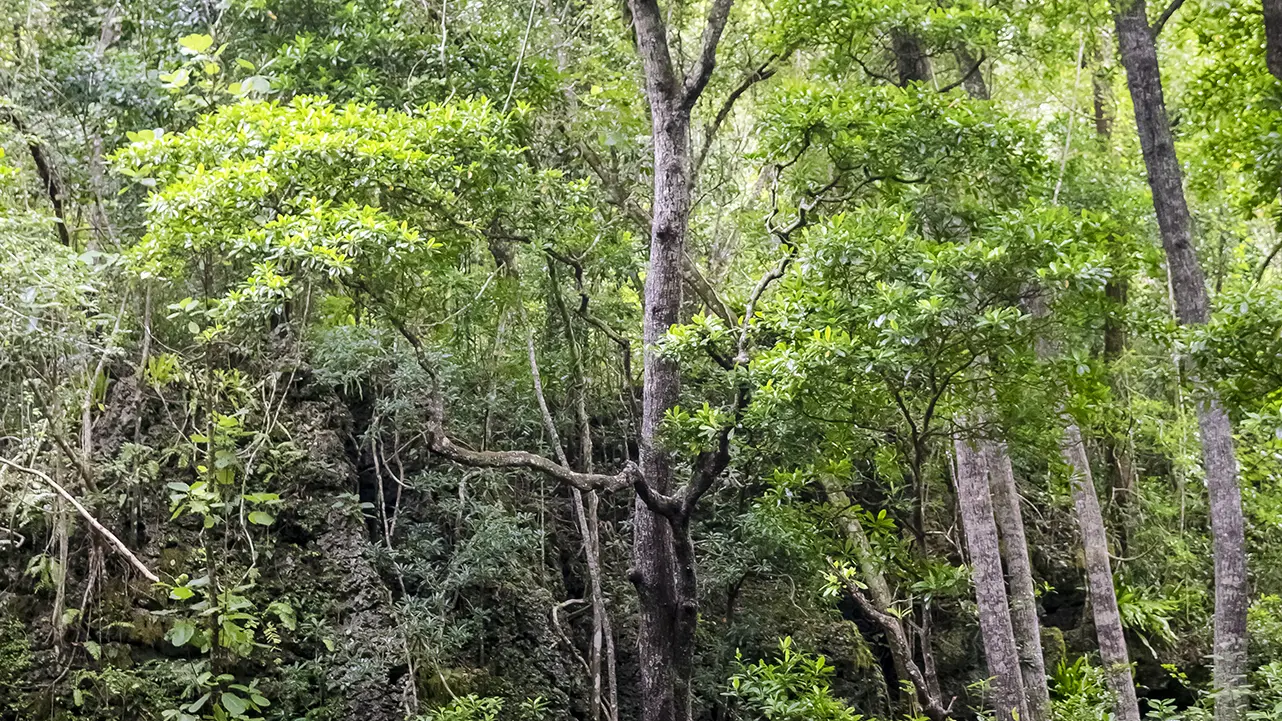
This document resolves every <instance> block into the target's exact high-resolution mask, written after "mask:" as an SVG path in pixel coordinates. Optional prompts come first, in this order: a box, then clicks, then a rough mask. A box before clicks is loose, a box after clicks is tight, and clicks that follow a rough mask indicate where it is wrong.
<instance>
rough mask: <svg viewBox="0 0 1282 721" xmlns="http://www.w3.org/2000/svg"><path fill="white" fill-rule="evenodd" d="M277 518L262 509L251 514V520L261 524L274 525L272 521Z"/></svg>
mask: <svg viewBox="0 0 1282 721" xmlns="http://www.w3.org/2000/svg"><path fill="white" fill-rule="evenodd" d="M275 520H276V518H275V517H274V516H272V514H270V513H264V512H262V511H254V512H252V513H250V514H249V522H250V523H256V524H258V525H260V526H270V525H272V521H275Z"/></svg>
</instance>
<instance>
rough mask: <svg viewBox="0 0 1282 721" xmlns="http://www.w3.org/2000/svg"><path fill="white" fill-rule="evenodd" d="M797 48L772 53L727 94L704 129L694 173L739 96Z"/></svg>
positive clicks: (765, 77)
mask: <svg viewBox="0 0 1282 721" xmlns="http://www.w3.org/2000/svg"><path fill="white" fill-rule="evenodd" d="M795 48H796V45H795V44H794V45H790V46H788V49H787V50H785V51H784V52H783V53H782V54H780V55H771V56H770V58H769V59H767V60H766V61H765V62H764V63H762V64H761V65H760V66H758V67H757V69H756V70H754V71H752V72H751V73H749V74H748V76H747V77H745V78H744V79H743V81H742V82H740V83H739V85H738V86H737V87H736V88H735V89H734V90H731V91H730V94H729V95H727V96H726V99H725V102H723V103H721V109H720V110H718V111H717V114H716V116H715V117H713V119H712V122H711V123H709V124H708V126H707V129H706V130H705V131H704V134H703V145H702V146H701V147H700V148H699V152H698V153H696V154H695V156H694V166H693V171H692V172H693V174H695V175H698V173H699V169H700V168H702V167H703V161H704V160H705V159H706V158H707V156H708V151H709V150H711V149H712V141H713V139H714V138H716V136H717V131H718V130H720V129H721V125H722V124H723V123H725V121H726V118H728V117H730V111H731V110H733V109H734V104H735V103H736V102H738V100H739V98H740V97H741V96H742V95H743V94H744V93H746V92H748V89H749V88H751V87H752V86H753V85H756V84H757V83H759V82H761V81H763V80H767V79H769V78H770V77H772V76H773V75H774V74H775V73H776V72H778V70H777V69H776V68H772V67H770V66H771V64H772V63H774V62H775V61H776V60H778V61H780V62H782V61H783V60H784V59H786V58H787V57H788V56H789V55H791V54H792V51H793V49H795Z"/></svg>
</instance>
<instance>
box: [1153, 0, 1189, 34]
mask: <svg viewBox="0 0 1282 721" xmlns="http://www.w3.org/2000/svg"><path fill="white" fill-rule="evenodd" d="M1183 4H1184V0H1171V4H1170V5H1167V6H1166V9H1165V10H1163V11H1162V14H1161V15H1159V16H1158V18H1157V22H1155V23H1153V37H1154V38H1156V37H1157V36H1158V35H1161V34H1162V28H1164V27H1166V21H1167V20H1170V19H1171V16H1172V15H1174V14H1175V11H1176V10H1179V9H1180V6H1181V5H1183Z"/></svg>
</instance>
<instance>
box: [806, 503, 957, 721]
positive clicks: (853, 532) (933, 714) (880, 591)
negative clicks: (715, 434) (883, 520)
mask: <svg viewBox="0 0 1282 721" xmlns="http://www.w3.org/2000/svg"><path fill="white" fill-rule="evenodd" d="M823 484H824V493H825V495H827V496H828V502H829V503H830V504H832V505H833V506H835V507H837V508H842V509H845V508H849V507H850V506H851V503H850V497H849V496H847V495H846V492H845V491H843V490H842V489H841V486H840V485H839V484H838V483H837V481H836V479H833V478H824V481H823ZM842 530H843V531H844V532H845V535H846V538H848V539H849V540H850V541H851V543H853V544H854V547H855V555H856V556H857V557H858V561H859V572H860V575H862V576H863V579H864V585H866V586H868V597H866V596H864V594H863V593H862V591H860V589H859V588H858V587H857V586H852V585H851V584H847V590H849V591H850V592H851V595H852V598H853V599H854V600H855V602H856V603H857V604H858V605H859V606H860V608H861V610H863V611H864V614H865V615H866V616H868V617H869V618H870V619H872V621H873V622H875V623H876V624H877V625H878V626H880V627H881V630H882V633H884V634H885V636H886V645H887V646H888V647H889V648H890V657H891V660H892V661H893V662H894V664H895V674H896V675H897V676H898V677H899V680H900V681H908V682H910V683H911V684H912V685H913V695H912V696H907V695H906V694H904V698H903V699H902V701H903V702H904V703H905V705H908V706H910V707H912V706H913V705H914V704H919V705H920V708H921V710H922V711H923V712H924V713H925V714H926V716H927V717H928V718H930V719H932V721H942V720H943V719H946V718H948V714H947V712H945V711H944V706H943V704H942V703H941V702H940V696H939V694H938V693H935V694H932V693H931V689H930V685H929V684H928V683H927V682H926V677H925V674H923V673H922V670H921V667H919V666H918V665H917V662H916V661H915V660H914V659H913V648H912V644H911V643H910V642H909V641H908V634H907V633H906V632H905V630H904V624H903V621H901V620H900V619H899V618H898V617H897V616H894V615H892V614H891V613H890V612H889V611H890V610H891V608H892V607H893V606H894V603H895V597H894V594H892V593H891V591H890V584H888V583H886V576H885V574H884V573H882V571H881V566H880V564H879V563H878V561H877V558H876V557H875V556H874V555H873V550H872V544H871V543H870V542H869V541H868V534H867V533H865V532H864V527H863V524H861V523H860V522H859V518H858V517H856V516H855V515H854V513H853V512H851V513H847V514H845V515H844V516H843V517H842ZM901 693H902V690H901ZM913 710H915V709H913Z"/></svg>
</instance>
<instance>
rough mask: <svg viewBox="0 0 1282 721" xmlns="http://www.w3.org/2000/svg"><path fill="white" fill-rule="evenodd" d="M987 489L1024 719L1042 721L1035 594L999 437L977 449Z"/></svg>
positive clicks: (1044, 694)
mask: <svg viewBox="0 0 1282 721" xmlns="http://www.w3.org/2000/svg"><path fill="white" fill-rule="evenodd" d="M983 452H984V455H985V456H986V458H985V461H986V463H987V465H988V473H989V486H990V488H991V491H992V499H993V517H994V519H995V520H996V521H997V529H998V531H999V532H1000V534H1001V554H1002V560H1003V561H1005V563H1006V578H1007V583H1008V584H1009V587H1010V588H1009V592H1010V617H1011V625H1012V627H1013V629H1014V631H1015V643H1016V646H1017V648H1018V649H1019V668H1020V673H1021V675H1022V677H1023V679H1024V698H1025V700H1026V702H1027V704H1028V718H1029V719H1031V720H1032V721H1048V719H1049V718H1050V713H1051V697H1050V689H1049V688H1048V686H1047V684H1046V661H1045V660H1044V658H1043V656H1042V627H1041V623H1040V622H1039V621H1038V620H1037V595H1036V593H1035V592H1034V585H1033V564H1032V563H1031V562H1029V559H1028V540H1027V538H1025V536H1024V516H1023V514H1022V513H1021V512H1020V509H1019V488H1018V487H1017V486H1016V485H1015V472H1014V470H1013V469H1012V468H1011V462H1010V452H1009V450H1008V449H1007V448H1006V444H1005V443H1002V442H1000V441H987V442H985V443H984V448H983Z"/></svg>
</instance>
